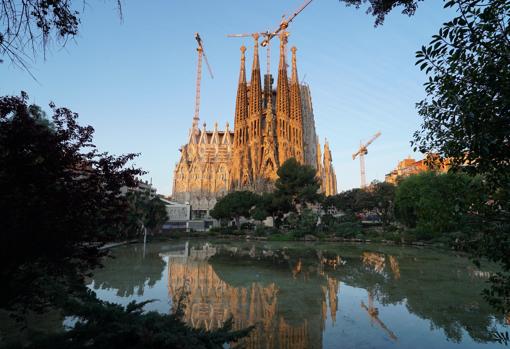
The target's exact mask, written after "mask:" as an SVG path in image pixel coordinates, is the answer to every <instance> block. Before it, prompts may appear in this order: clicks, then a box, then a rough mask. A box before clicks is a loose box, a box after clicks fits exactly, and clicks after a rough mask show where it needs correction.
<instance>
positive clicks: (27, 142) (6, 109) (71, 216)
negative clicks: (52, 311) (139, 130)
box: [0, 94, 142, 308]
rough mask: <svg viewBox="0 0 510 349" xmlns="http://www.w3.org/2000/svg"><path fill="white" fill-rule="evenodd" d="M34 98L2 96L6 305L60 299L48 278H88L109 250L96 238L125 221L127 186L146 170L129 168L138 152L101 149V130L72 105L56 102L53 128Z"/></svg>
mask: <svg viewBox="0 0 510 349" xmlns="http://www.w3.org/2000/svg"><path fill="white" fill-rule="evenodd" d="M27 100H28V96H27V95H26V94H22V95H21V97H2V98H0V164H1V165H0V216H1V219H0V221H1V225H2V234H1V235H0V262H1V263H2V266H3V267H2V270H1V272H0V279H1V280H2V284H3V285H5V287H4V288H3V291H4V292H6V293H7V294H4V296H3V297H1V298H2V299H1V300H0V305H1V306H4V307H5V306H10V305H15V304H17V305H19V304H24V305H31V306H35V307H36V308H38V307H40V306H46V305H49V304H48V302H51V299H52V295H51V294H50V293H51V291H52V290H51V288H47V287H44V285H45V282H42V280H46V281H47V279H51V280H52V281H55V280H56V279H58V278H60V277H61V276H63V275H74V276H73V277H72V278H73V280H75V281H76V282H81V281H82V280H83V276H84V275H85V274H86V273H88V271H89V270H90V269H92V268H94V267H95V266H96V265H97V264H98V263H99V258H100V257H101V255H102V254H103V253H101V252H100V251H99V250H98V248H97V247H98V245H96V244H90V243H94V242H97V243H100V242H101V241H104V240H105V239H107V237H108V236H110V234H111V231H112V229H114V228H115V227H118V226H120V225H121V224H122V223H123V222H124V218H125V217H124V212H125V209H126V208H127V203H126V201H125V199H123V198H121V197H119V195H118V193H119V190H120V188H121V187H122V186H133V185H134V184H135V180H134V176H135V175H139V174H142V171H141V170H138V169H134V168H126V167H125V165H126V164H127V163H128V161H130V160H131V159H133V158H134V157H135V155H134V154H128V155H124V156H120V157H114V156H112V155H109V154H107V153H99V152H98V151H97V149H96V148H95V147H94V146H93V144H92V136H93V132H94V130H93V128H92V127H90V126H87V127H83V126H80V125H78V123H77V121H76V119H77V114H75V113H73V112H71V111H70V110H69V109H66V108H56V107H55V106H54V105H51V110H52V112H53V118H52V123H51V124H50V126H48V122H47V121H46V120H44V119H43V115H42V114H41V113H40V108H37V107H34V106H29V105H28V104H27ZM84 242H89V244H85V243H84ZM54 278H55V279H54ZM27 284H32V285H33V287H26V285H27Z"/></svg>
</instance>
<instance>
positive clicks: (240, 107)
mask: <svg viewBox="0 0 510 349" xmlns="http://www.w3.org/2000/svg"><path fill="white" fill-rule="evenodd" d="M245 52H246V47H244V46H241V68H240V71H239V83H238V85H237V97H236V112H235V118H234V149H233V150H234V154H233V156H234V158H233V161H232V171H231V178H232V189H240V188H242V187H245V186H248V185H250V184H251V181H252V171H251V159H250V152H249V142H250V135H249V132H248V86H247V83H246V68H245V65H246V64H245V61H246V58H245Z"/></svg>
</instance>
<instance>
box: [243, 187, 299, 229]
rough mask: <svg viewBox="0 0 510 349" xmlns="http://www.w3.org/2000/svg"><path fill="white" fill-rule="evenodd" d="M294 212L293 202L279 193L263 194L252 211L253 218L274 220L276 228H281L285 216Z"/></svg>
mask: <svg viewBox="0 0 510 349" xmlns="http://www.w3.org/2000/svg"><path fill="white" fill-rule="evenodd" d="M291 210H292V204H291V200H290V199H289V198H288V197H286V196H282V195H278V194H277V193H275V192H273V193H263V194H262V196H261V198H260V200H259V201H258V202H257V204H256V205H255V207H254V208H253V210H252V217H253V218H254V219H257V220H264V219H266V218H267V217H271V218H272V219H273V224H274V225H275V227H276V228H278V227H279V226H280V223H281V221H282V219H283V216H284V215H285V214H286V213H287V212H289V211H291Z"/></svg>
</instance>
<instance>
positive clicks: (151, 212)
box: [125, 191, 168, 237]
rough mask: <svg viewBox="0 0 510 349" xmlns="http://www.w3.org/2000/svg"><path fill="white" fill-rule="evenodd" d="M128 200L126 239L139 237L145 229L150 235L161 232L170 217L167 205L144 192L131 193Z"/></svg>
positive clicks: (128, 194) (127, 195)
mask: <svg viewBox="0 0 510 349" xmlns="http://www.w3.org/2000/svg"><path fill="white" fill-rule="evenodd" d="M126 198H127V201H128V203H129V212H128V219H129V222H128V224H127V227H126V228H125V233H126V235H127V236H126V237H136V236H138V235H139V234H140V233H141V232H142V230H143V228H147V230H148V231H149V234H154V233H156V232H158V231H159V230H161V227H162V226H163V224H164V223H165V222H166V221H167V219H168V217H167V213H166V208H165V204H164V203H163V202H162V201H161V200H160V199H159V198H158V197H150V195H149V194H148V193H147V192H143V191H130V192H128V193H127V194H126Z"/></svg>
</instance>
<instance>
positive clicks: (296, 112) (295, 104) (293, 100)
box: [290, 46, 301, 121]
mask: <svg viewBox="0 0 510 349" xmlns="http://www.w3.org/2000/svg"><path fill="white" fill-rule="evenodd" d="M291 51H292V77H291V80H290V118H291V119H295V120H298V121H300V120H301V94H300V92H299V80H298V75H297V65H296V51H297V49H296V47H295V46H294V47H292V48H291Z"/></svg>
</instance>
